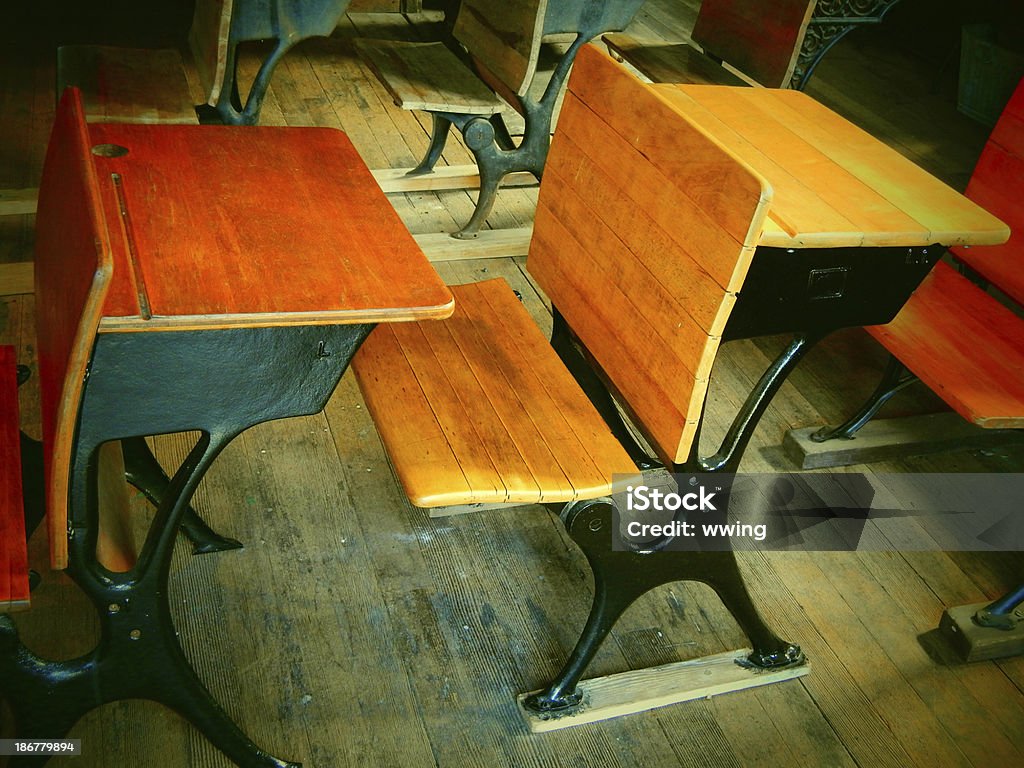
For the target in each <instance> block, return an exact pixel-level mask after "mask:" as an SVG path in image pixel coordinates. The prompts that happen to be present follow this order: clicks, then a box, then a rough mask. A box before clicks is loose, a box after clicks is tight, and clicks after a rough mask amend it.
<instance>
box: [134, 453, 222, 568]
mask: <svg viewBox="0 0 1024 768" xmlns="http://www.w3.org/2000/svg"><path fill="white" fill-rule="evenodd" d="M121 450H122V451H123V452H124V476H125V479H126V480H127V481H128V482H129V483H131V485H132V486H133V487H134V488H136V489H138V490H139V491H140V492H141V493H142V495H143V496H145V497H146V499H147V500H149V503H150V504H152V505H153V506H155V507H159V506H160V502H161V500H162V499H163V497H164V494H165V493H166V491H167V487H168V485H169V484H170V482H171V481H170V479H169V478H168V477H167V475H166V474H165V473H164V470H163V467H161V466H160V462H158V461H157V460H156V456H154V455H153V452H152V451H151V450H150V449H149V445H148V444H147V443H146V440H145V438H143V437H127V438H125V439H124V440H122V441H121ZM181 532H182V534H183V535H184V536H185V538H187V539H188V540H189V541H191V542H192V554H193V555H204V554H208V553H210V552H226V551H227V550H231V549H241V548H242V542H240V541H238V540H237V539H232V538H229V537H227V536H222V535H220V534H219V533H217V532H216V531H214V530H213V529H212V528H210V526H208V525H207V524H206V521H205V520H203V518H202V517H201V516H200V515H199V513H198V512H196V510H195V509H194V508H193V507H192V505H191V504H189V505H188V506H187V507H186V508H185V511H184V513H183V514H182V518H181Z"/></svg>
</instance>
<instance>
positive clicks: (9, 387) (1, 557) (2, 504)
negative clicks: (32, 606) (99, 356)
mask: <svg viewBox="0 0 1024 768" xmlns="http://www.w3.org/2000/svg"><path fill="white" fill-rule="evenodd" d="M19 443H20V440H19V431H18V382H17V366H16V365H15V358H14V347H10V346H6V345H4V346H0V613H10V612H13V611H18V610H25V609H27V608H28V607H29V584H28V547H27V543H26V541H25V513H24V504H23V500H22V492H21V488H22V484H21V447H20V445H19Z"/></svg>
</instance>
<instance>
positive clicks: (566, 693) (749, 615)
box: [523, 500, 804, 713]
mask: <svg viewBox="0 0 1024 768" xmlns="http://www.w3.org/2000/svg"><path fill="white" fill-rule="evenodd" d="M563 519H564V520H565V524H566V529H567V530H568V532H569V535H570V536H572V538H573V540H574V541H575V542H576V543H577V544H578V545H579V547H580V549H582V550H583V554H584V555H586V557H587V561H588V562H589V563H590V567H591V570H592V571H593V574H594V602H593V605H592V607H591V609H590V616H589V617H588V618H587V624H586V626H585V627H584V629H583V633H582V634H581V635H580V639H579V640H578V641H577V643H576V647H575V648H573V651H572V653H571V654H570V656H569V659H568V661H566V663H565V666H564V667H563V668H562V670H561V672H559V673H558V675H557V676H556V678H555V680H554V681H553V682H552V683H551V684H550V685H549V686H548V687H547V688H546V689H545V690H544V691H542V692H540V693H536V694H533V695H531V696H528V697H527V698H526V700H525V701H524V702H523V705H524V706H525V707H526V708H527V709H529V710H531V711H534V712H538V713H545V712H559V711H564V710H567V709H571V708H573V707H575V706H577V705H578V704H579V703H580V698H581V694H580V693H579V691H578V690H577V685H578V683H579V681H580V678H581V677H582V676H583V673H584V671H585V670H586V668H587V666H588V665H589V664H590V662H591V660H592V659H593V658H594V655H595V654H596V653H597V650H598V648H600V646H601V643H602V642H603V641H604V639H605V637H606V636H607V635H608V632H610V631H611V629H612V627H613V626H614V625H615V622H616V621H618V619H619V617H620V616H621V615H622V613H623V612H624V611H625V610H626V609H627V608H628V607H629V606H630V605H632V604H633V602H635V601H636V599H637V598H639V597H640V596H641V595H644V594H646V593H647V592H649V591H650V590H652V589H654V588H655V587H659V586H661V585H662V584H669V583H671V582H674V581H700V582H703V583H705V584H707V585H709V586H710V587H711V588H712V589H714V590H715V592H716V593H717V594H718V596H719V597H720V598H721V600H722V602H723V603H724V604H725V607H726V608H727V609H728V610H729V612H730V613H731V614H732V615H733V617H734V618H735V619H736V622H737V623H738V624H739V625H740V628H741V629H742V630H743V631H744V632H745V633H746V635H747V637H748V638H749V640H750V643H751V646H752V648H753V651H752V652H751V654H750V655H749V656H748V657H747V660H746V664H745V665H749V666H750V667H756V668H759V669H777V668H780V667H785V666H789V665H794V664H800V663H802V662H803V661H804V655H803V653H802V652H801V650H800V647H799V646H798V645H794V644H792V643H789V642H787V641H785V640H783V639H782V638H780V637H779V636H778V635H777V634H775V633H774V632H772V630H771V629H769V628H768V626H767V625H766V624H765V623H764V621H763V620H762V619H761V617H760V615H759V614H758V612H757V609H756V608H755V607H754V603H753V601H752V600H751V599H750V595H749V593H748V592H747V589H746V586H745V585H744V583H743V576H742V574H741V573H740V570H739V567H738V566H737V564H736V558H735V555H734V554H733V553H732V552H731V551H725V552H670V551H658V552H632V551H625V550H624V551H616V550H614V549H613V548H612V536H613V534H612V526H613V525H614V515H613V510H612V506H611V503H610V502H609V501H608V500H595V501H589V502H581V503H577V504H572V505H569V506H568V507H566V509H565V511H564V512H563Z"/></svg>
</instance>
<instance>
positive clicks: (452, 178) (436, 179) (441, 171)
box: [373, 165, 538, 195]
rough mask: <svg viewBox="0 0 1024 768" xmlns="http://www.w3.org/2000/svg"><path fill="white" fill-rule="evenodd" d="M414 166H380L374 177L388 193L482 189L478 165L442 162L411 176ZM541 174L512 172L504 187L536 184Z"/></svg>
mask: <svg viewBox="0 0 1024 768" xmlns="http://www.w3.org/2000/svg"><path fill="white" fill-rule="evenodd" d="M410 170H411V169H410V168H379V169H375V170H374V171H373V178H375V179H376V180H377V183H378V184H380V188H381V189H382V190H383V191H384V193H385V194H388V195H390V194H394V193H397V192H424V191H428V190H431V191H432V190H442V189H478V188H479V187H480V170H479V169H478V168H477V167H476V166H475V165H442V166H439V167H436V168H434V170H433V171H431V172H430V173H423V174H418V175H416V176H410V175H408V174H409V171H410ZM537 183H538V182H537V177H536V176H534V175H533V174H532V173H530V172H529V171H517V172H515V173H510V174H508V175H507V176H505V177H504V178H503V179H502V180H501V187H502V189H506V188H508V187H522V186H536V185H537Z"/></svg>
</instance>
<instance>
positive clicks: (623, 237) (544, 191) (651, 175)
mask: <svg viewBox="0 0 1024 768" xmlns="http://www.w3.org/2000/svg"><path fill="white" fill-rule="evenodd" d="M770 197H771V190H770V187H769V186H768V185H767V182H765V181H764V180H763V179H762V178H761V177H760V176H758V175H757V174H756V173H754V172H753V171H752V170H750V168H749V167H747V166H746V165H745V164H744V163H742V162H741V161H739V160H738V159H736V158H735V157H734V156H733V155H731V154H730V153H729V152H728V151H727V150H726V149H724V148H723V147H722V146H721V145H720V144H718V143H717V142H716V141H715V140H714V139H712V138H710V137H708V136H707V135H706V134H705V133H703V132H702V131H701V130H700V129H698V128H696V127H695V126H693V125H692V124H691V123H690V122H689V121H688V120H687V119H686V118H684V117H683V116H682V115H681V114H680V113H679V112H677V111H676V110H675V109H674V108H673V107H672V105H671V104H670V103H669V102H667V101H665V100H663V99H662V98H661V97H660V96H659V95H658V94H657V93H656V92H655V91H654V90H653V89H651V88H650V87H649V86H646V85H644V84H642V83H640V82H639V81H638V80H637V79H635V78H634V77H633V76H632V75H631V74H629V72H628V71H627V70H626V69H625V68H624V67H620V66H618V65H617V64H615V62H613V61H612V60H611V59H610V58H608V57H607V56H605V55H604V54H602V53H601V52H599V51H598V50H597V49H596V48H595V47H594V46H586V47H585V48H584V49H583V50H582V51H581V52H580V54H579V56H578V58H577V61H576V64H575V68H574V71H573V74H572V77H571V79H570V81H569V88H568V92H567V94H566V97H565V102H564V104H563V108H562V115H561V117H560V121H559V124H558V130H557V131H556V133H555V138H554V141H553V144H552V147H551V152H550V154H549V156H548V161H547V165H546V167H545V171H544V182H543V184H542V185H541V192H540V198H539V202H538V206H537V215H536V219H535V223H534V231H533V240H532V243H531V246H530V253H529V260H528V267H529V269H530V272H531V273H532V274H533V275H534V276H535V277H536V278H537V280H538V282H539V283H540V285H541V287H542V288H543V289H544V291H545V292H547V294H548V296H549V297H550V298H551V301H552V303H553V304H554V305H555V307H556V308H557V309H558V310H559V311H560V312H561V313H562V315H563V317H565V319H566V321H567V322H568V324H569V326H570V327H571V328H572V329H573V331H574V332H575V334H576V336H577V337H578V338H579V339H580V341H581V342H582V343H583V344H584V345H585V346H586V348H587V350H588V351H589V352H590V354H591V356H592V357H593V359H594V360H595V361H596V362H597V364H598V365H599V366H600V367H601V369H602V371H603V372H604V375H605V377H606V378H607V380H608V381H609V382H610V384H611V386H612V388H613V390H614V391H615V393H616V394H617V396H618V398H619V400H620V402H621V403H622V404H623V405H624V406H625V407H626V408H627V409H628V410H629V411H630V412H631V413H632V416H633V417H634V419H635V421H636V422H637V423H638V426H640V427H641V429H643V430H644V432H645V434H646V436H647V438H648V439H649V440H650V441H651V443H652V446H653V447H654V448H655V449H656V450H657V452H658V454H659V455H660V456H661V458H663V459H667V460H670V461H674V462H682V461H685V460H686V458H687V456H688V453H689V450H690V446H691V444H692V442H693V439H694V436H695V434H696V429H697V424H698V420H699V418H700V414H701V412H702V410H703V405H704V398H705V395H706V393H707V386H708V380H709V377H710V374H711V366H712V363H713V362H714V359H715V355H716V353H717V350H718V345H719V342H720V338H721V334H722V331H723V329H724V327H725V322H726V320H727V319H728V316H729V313H730V311H731V310H732V307H733V305H734V304H735V301H736V293H737V292H738V290H739V288H740V286H741V285H742V282H743V279H744V277H745V275H746V271H747V268H748V266H749V264H750V261H751V259H752V257H753V253H754V250H755V247H756V244H757V242H758V239H759V237H760V233H761V229H762V227H763V226H764V220H765V216H766V213H767V209H768V203H769V200H770Z"/></svg>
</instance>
